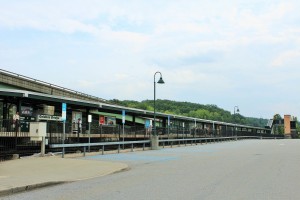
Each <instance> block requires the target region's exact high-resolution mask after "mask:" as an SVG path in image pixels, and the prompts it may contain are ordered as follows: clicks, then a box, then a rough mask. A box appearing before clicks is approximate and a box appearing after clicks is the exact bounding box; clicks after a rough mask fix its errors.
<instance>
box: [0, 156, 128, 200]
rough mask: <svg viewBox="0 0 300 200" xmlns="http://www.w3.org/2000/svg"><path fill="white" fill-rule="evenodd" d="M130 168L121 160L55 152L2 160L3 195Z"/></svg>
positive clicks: (0, 183)
mask: <svg viewBox="0 0 300 200" xmlns="http://www.w3.org/2000/svg"><path fill="white" fill-rule="evenodd" d="M127 168H128V165H127V164H124V163H119V162H109V161H99V160H82V159H78V158H61V157H60V156H53V155H50V156H46V157H35V156H31V157H25V158H21V159H17V160H10V161H5V162H0V196H5V195H9V194H13V193H16V192H22V191H26V190H32V189H36V188H40V187H45V186H50V185H55V184H61V183H66V182H73V181H78V180H84V179H89V178H95V177H100V176H105V175H108V174H111V173H115V172H119V171H122V170H126V169H127Z"/></svg>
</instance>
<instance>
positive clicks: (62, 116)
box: [61, 103, 67, 121]
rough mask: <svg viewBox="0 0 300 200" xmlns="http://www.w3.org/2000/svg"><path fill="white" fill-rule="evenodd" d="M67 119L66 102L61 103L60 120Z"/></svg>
mask: <svg viewBox="0 0 300 200" xmlns="http://www.w3.org/2000/svg"><path fill="white" fill-rule="evenodd" d="M66 119H67V104H66V103H62V114H61V120H62V121H66Z"/></svg>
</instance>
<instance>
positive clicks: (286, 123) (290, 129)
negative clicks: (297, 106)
mask: <svg viewBox="0 0 300 200" xmlns="http://www.w3.org/2000/svg"><path fill="white" fill-rule="evenodd" d="M277 116H279V115H275V116H274V118H273V119H270V120H269V122H268V124H267V126H266V128H267V127H268V128H271V134H284V137H285V138H293V137H295V136H296V134H297V130H296V122H297V118H296V117H294V116H291V115H284V118H283V119H282V118H281V117H280V116H279V117H277Z"/></svg>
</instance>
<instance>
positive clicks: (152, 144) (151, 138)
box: [150, 135, 160, 150]
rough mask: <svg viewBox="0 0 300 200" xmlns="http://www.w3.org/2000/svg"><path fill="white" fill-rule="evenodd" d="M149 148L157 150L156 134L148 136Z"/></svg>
mask: <svg viewBox="0 0 300 200" xmlns="http://www.w3.org/2000/svg"><path fill="white" fill-rule="evenodd" d="M150 143H151V150H159V149H160V148H159V137H158V135H151V137H150Z"/></svg>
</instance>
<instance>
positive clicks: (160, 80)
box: [157, 77, 165, 84]
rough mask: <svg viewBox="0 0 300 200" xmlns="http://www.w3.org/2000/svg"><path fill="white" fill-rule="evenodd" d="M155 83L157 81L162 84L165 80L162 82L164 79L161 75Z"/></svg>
mask: <svg viewBox="0 0 300 200" xmlns="http://www.w3.org/2000/svg"><path fill="white" fill-rule="evenodd" d="M157 83H159V84H164V83H165V82H164V80H163V79H162V77H160V79H159V80H158V81H157Z"/></svg>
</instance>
